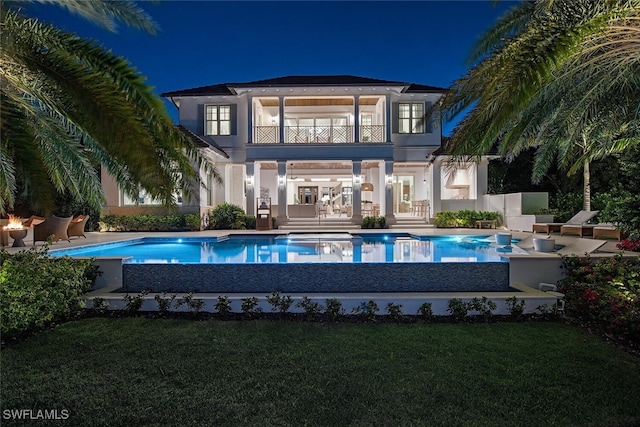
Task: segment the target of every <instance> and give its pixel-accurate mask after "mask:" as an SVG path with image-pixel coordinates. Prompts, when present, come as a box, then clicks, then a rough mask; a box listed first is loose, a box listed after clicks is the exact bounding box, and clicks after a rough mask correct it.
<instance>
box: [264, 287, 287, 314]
mask: <svg viewBox="0 0 640 427" xmlns="http://www.w3.org/2000/svg"><path fill="white" fill-rule="evenodd" d="M267 302H268V303H269V304H271V311H276V310H279V311H280V313H286V312H287V311H288V310H289V308H290V307H291V304H293V299H291V296H289V295H287V296H282V295H280V292H279V291H274V292H272V293H271V295H269V296H267Z"/></svg>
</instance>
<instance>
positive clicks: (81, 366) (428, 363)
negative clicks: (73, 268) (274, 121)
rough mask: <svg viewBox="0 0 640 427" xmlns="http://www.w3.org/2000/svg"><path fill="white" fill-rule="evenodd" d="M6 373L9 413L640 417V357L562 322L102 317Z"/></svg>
mask: <svg viewBox="0 0 640 427" xmlns="http://www.w3.org/2000/svg"><path fill="white" fill-rule="evenodd" d="M1 368H2V395H1V396H0V397H1V400H0V401H1V402H2V409H3V410H6V409H15V408H31V409H34V410H37V409H58V410H62V409H67V410H68V411H69V413H70V418H69V419H68V420H66V421H64V425H67V426H86V425H92V426H122V425H138V426H147V425H157V426H166V425H189V426H197V425H203V426H211V425H216V426H253V425H260V426H303V425H318V426H370V425H376V426H400V425H416V426H533V425H535V426H563V427H567V426H581V427H585V426H607V427H613V426H632V425H639V424H640V381H639V380H638V379H639V378H640V359H639V358H637V357H634V356H632V355H630V354H628V353H625V352H622V351H620V350H618V349H616V348H614V347H612V346H610V345H608V344H607V343H605V342H602V341H601V340H600V339H599V338H597V337H595V336H592V335H589V334H586V333H585V332H584V331H582V330H580V329H578V328H575V327H572V326H568V325H564V324H560V323H543V322H532V323H494V324H370V323H364V324H349V323H338V324H323V323H303V322H287V321H268V320H260V321H244V322H237V321H215V320H207V321H189V320H179V319H148V318H123V319H107V318H90V319H84V320H81V321H76V322H70V323H66V324H64V325H61V326H59V327H57V328H56V329H54V330H50V331H47V332H44V333H41V334H39V335H36V336H35V337H32V338H30V339H28V340H26V341H24V342H22V343H19V344H14V345H11V346H8V347H5V348H4V349H3V350H2V358H1ZM41 424H42V423H41ZM3 425H20V424H12V422H11V421H10V420H3Z"/></svg>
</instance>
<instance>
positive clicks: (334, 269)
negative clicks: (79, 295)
mask: <svg viewBox="0 0 640 427" xmlns="http://www.w3.org/2000/svg"><path fill="white" fill-rule="evenodd" d="M122 279H123V281H122V282H123V291H124V292H139V291H142V290H145V289H148V290H150V291H152V292H189V291H191V292H214V293H244V292H251V293H255V292H265V293H271V292H273V291H280V292H291V293H293V292H302V293H304V292H308V293H315V292H461V291H479V292H500V291H507V290H509V263H506V262H495V263H404V264H403V263H379V264H378V263H370V264H369V263H363V264H346V263H345V264H343V263H334V264H325V263H317V264H314V263H310V264H124V265H123V278H122Z"/></svg>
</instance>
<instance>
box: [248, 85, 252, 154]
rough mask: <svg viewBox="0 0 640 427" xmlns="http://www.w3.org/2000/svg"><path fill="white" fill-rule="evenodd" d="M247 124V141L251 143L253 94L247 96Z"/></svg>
mask: <svg viewBox="0 0 640 427" xmlns="http://www.w3.org/2000/svg"><path fill="white" fill-rule="evenodd" d="M247 123H248V124H247V126H249V129H248V132H247V135H249V141H247V143H249V144H251V143H253V96H251V95H249V96H247Z"/></svg>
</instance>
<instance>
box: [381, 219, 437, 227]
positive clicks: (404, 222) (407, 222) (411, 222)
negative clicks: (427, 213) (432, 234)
mask: <svg viewBox="0 0 640 427" xmlns="http://www.w3.org/2000/svg"><path fill="white" fill-rule="evenodd" d="M389 228H390V229H394V228H395V229H399V228H403V229H404V228H435V225H434V224H429V223H427V221H426V220H425V219H424V218H419V217H416V218H411V217H408V218H407V217H405V218H403V217H396V223H395V224H392V225H390V226H389Z"/></svg>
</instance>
